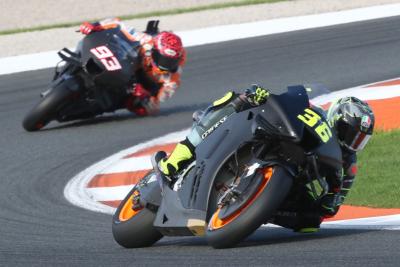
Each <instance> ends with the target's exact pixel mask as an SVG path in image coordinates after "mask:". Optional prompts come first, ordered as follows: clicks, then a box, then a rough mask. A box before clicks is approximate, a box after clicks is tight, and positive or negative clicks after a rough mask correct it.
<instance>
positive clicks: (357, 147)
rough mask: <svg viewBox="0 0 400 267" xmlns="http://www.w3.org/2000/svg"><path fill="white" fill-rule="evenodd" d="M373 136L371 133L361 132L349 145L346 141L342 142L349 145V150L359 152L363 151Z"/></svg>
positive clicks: (346, 145)
mask: <svg viewBox="0 0 400 267" xmlns="http://www.w3.org/2000/svg"><path fill="white" fill-rule="evenodd" d="M370 138H371V135H370V134H366V133H363V132H359V133H358V134H357V135H356V136H355V137H354V139H353V141H352V142H351V144H350V145H348V144H347V143H346V142H341V143H342V145H344V146H345V147H347V148H348V149H349V150H351V151H354V152H358V151H361V150H363V149H364V148H365V146H366V145H367V143H368V141H369V139H370Z"/></svg>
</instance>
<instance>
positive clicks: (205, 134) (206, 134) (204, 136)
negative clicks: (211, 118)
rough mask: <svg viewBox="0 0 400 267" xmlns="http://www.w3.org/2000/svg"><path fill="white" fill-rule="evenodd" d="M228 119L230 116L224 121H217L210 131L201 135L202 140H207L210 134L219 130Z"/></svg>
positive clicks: (224, 118) (223, 119)
mask: <svg viewBox="0 0 400 267" xmlns="http://www.w3.org/2000/svg"><path fill="white" fill-rule="evenodd" d="M227 118H228V116H225V117H223V118H222V119H220V120H219V121H217V122H216V123H215V124H214V125H213V126H211V128H210V129H208V130H207V131H205V132H204V133H203V134H202V135H201V139H205V138H206V137H207V136H209V135H210V133H212V132H214V130H215V129H217V128H218V127H219V126H220V125H221V124H222V123H224V122H225V121H226V119H227Z"/></svg>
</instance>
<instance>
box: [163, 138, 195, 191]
mask: <svg viewBox="0 0 400 267" xmlns="http://www.w3.org/2000/svg"><path fill="white" fill-rule="evenodd" d="M193 151H194V147H193V145H192V144H191V143H190V142H189V141H188V139H185V140H184V141H183V142H180V143H178V144H177V145H176V147H175V149H174V150H173V151H172V153H171V155H170V156H169V157H166V156H165V157H164V158H162V159H161V160H160V161H159V162H158V169H159V170H160V172H161V173H162V174H163V176H164V177H165V179H166V180H167V181H168V182H169V184H170V185H173V184H174V183H175V181H176V180H177V177H176V174H177V173H179V171H181V170H182V168H183V167H184V166H187V164H189V163H190V162H192V161H193V159H194V153H193ZM162 152H163V151H162ZM164 153H165V152H164ZM165 155H166V154H165Z"/></svg>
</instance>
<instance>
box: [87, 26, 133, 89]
mask: <svg viewBox="0 0 400 267" xmlns="http://www.w3.org/2000/svg"><path fill="white" fill-rule="evenodd" d="M138 50H139V43H138V42H132V41H130V40H128V39H127V38H126V37H125V36H124V34H123V33H122V32H121V31H120V30H119V29H118V28H116V29H110V30H104V31H100V32H94V33H92V34H90V35H88V36H86V37H85V38H84V39H83V41H82V48H81V58H82V64H83V67H84V69H85V71H86V73H88V74H89V76H91V77H92V79H93V81H94V82H95V84H96V85H98V86H103V87H122V86H125V85H127V84H128V83H130V82H131V80H132V76H133V74H134V73H135V72H136V70H137V68H138V66H139V53H138Z"/></svg>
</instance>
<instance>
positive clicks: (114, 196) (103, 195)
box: [86, 185, 132, 201]
mask: <svg viewBox="0 0 400 267" xmlns="http://www.w3.org/2000/svg"><path fill="white" fill-rule="evenodd" d="M111 188H112V190H110V189H111ZM131 189H132V185H122V186H114V187H94V188H93V187H91V188H87V189H86V190H87V194H88V195H89V196H90V197H91V198H92V199H93V200H94V201H115V200H118V201H120V200H122V199H124V198H125V197H126V195H127V194H128V193H129V191H130V190H131Z"/></svg>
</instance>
